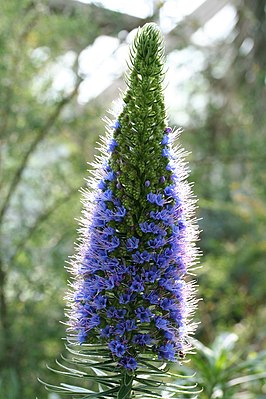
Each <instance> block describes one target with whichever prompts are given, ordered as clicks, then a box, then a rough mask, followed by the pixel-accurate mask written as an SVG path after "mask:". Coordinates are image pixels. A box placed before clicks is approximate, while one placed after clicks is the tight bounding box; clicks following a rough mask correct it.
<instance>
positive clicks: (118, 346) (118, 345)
mask: <svg viewBox="0 0 266 399" xmlns="http://www.w3.org/2000/svg"><path fill="white" fill-rule="evenodd" d="M108 346H109V349H111V352H112V353H113V354H114V355H116V356H117V357H122V356H123V355H124V353H125V352H126V349H127V347H126V345H124V344H123V343H122V342H120V341H119V340H113V341H111V342H110V343H109V345H108Z"/></svg>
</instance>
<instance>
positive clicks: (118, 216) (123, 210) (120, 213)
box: [114, 206, 127, 222]
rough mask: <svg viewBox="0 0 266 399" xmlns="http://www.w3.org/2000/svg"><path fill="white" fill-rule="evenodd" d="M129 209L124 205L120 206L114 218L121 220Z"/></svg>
mask: <svg viewBox="0 0 266 399" xmlns="http://www.w3.org/2000/svg"><path fill="white" fill-rule="evenodd" d="M126 213H127V210H126V208H125V207H124V206H118V207H117V210H116V213H115V215H114V220H116V221H118V222H120V221H121V219H122V218H123V217H124V216H125V215H126Z"/></svg>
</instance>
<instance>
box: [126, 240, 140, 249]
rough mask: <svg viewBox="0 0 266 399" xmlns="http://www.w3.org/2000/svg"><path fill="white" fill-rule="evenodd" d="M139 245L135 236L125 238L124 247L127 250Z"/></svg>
mask: <svg viewBox="0 0 266 399" xmlns="http://www.w3.org/2000/svg"><path fill="white" fill-rule="evenodd" d="M138 246H139V239H138V238H136V237H131V238H128V239H127V243H126V247H127V250H128V251H133V249H137V248H138Z"/></svg>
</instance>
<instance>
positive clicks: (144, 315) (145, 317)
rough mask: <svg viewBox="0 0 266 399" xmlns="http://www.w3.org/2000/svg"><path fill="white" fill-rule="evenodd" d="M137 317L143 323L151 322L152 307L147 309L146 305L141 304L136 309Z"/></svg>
mask: <svg viewBox="0 0 266 399" xmlns="http://www.w3.org/2000/svg"><path fill="white" fill-rule="evenodd" d="M135 313H136V315H137V318H138V319H139V320H140V322H141V323H145V322H149V321H150V320H151V316H152V313H151V311H150V309H148V308H147V309H145V308H144V306H140V307H139V308H137V309H136V310H135Z"/></svg>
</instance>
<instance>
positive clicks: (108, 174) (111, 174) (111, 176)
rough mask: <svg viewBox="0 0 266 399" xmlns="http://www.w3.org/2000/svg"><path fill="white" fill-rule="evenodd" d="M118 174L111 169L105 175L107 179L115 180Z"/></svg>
mask: <svg viewBox="0 0 266 399" xmlns="http://www.w3.org/2000/svg"><path fill="white" fill-rule="evenodd" d="M115 178H116V176H115V173H114V172H113V171H112V170H111V171H110V172H108V173H107V175H106V176H105V180H109V181H113V180H115Z"/></svg>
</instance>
